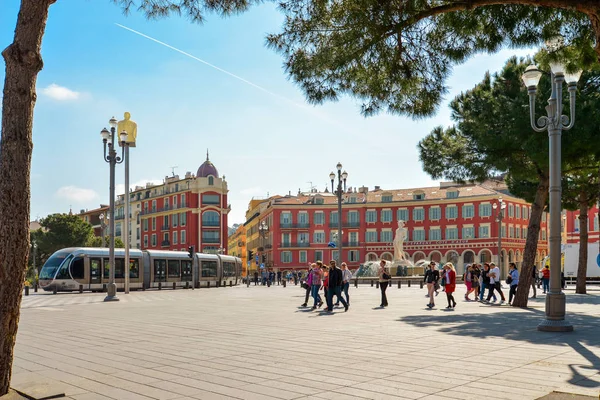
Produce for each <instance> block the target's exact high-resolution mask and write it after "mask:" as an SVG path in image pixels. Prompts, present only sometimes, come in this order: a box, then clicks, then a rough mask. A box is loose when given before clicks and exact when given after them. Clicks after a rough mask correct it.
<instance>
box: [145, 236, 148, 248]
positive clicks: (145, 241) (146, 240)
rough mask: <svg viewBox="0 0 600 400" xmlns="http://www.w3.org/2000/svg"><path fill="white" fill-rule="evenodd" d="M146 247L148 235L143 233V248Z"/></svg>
mask: <svg viewBox="0 0 600 400" xmlns="http://www.w3.org/2000/svg"><path fill="white" fill-rule="evenodd" d="M146 247H148V235H144V248H146Z"/></svg>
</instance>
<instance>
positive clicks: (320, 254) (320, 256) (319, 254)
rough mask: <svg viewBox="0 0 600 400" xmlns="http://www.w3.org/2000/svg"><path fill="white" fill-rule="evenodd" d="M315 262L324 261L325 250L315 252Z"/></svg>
mask: <svg viewBox="0 0 600 400" xmlns="http://www.w3.org/2000/svg"><path fill="white" fill-rule="evenodd" d="M315 261H323V250H315Z"/></svg>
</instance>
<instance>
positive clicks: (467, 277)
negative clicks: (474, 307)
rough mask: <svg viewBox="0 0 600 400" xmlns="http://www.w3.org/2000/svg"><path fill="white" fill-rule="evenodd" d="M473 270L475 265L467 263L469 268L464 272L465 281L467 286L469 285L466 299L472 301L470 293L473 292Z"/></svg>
mask: <svg viewBox="0 0 600 400" xmlns="http://www.w3.org/2000/svg"><path fill="white" fill-rule="evenodd" d="M472 272H473V266H472V265H471V264H467V269H466V271H465V273H464V274H463V282H464V283H465V286H466V287H467V292H466V293H465V301H471V299H470V298H469V294H471V292H472V291H473V283H472V282H473V281H472V278H473V276H472Z"/></svg>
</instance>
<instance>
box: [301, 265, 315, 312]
mask: <svg viewBox="0 0 600 400" xmlns="http://www.w3.org/2000/svg"><path fill="white" fill-rule="evenodd" d="M315 265H316V264H315ZM301 273H302V272H300V274H301ZM300 286H302V287H303V288H304V290H305V291H306V293H305V294H304V303H302V306H301V307H307V306H308V297H309V296H310V294H311V292H312V274H311V265H310V264H309V266H308V271H307V273H306V282H302V284H301V285H300Z"/></svg>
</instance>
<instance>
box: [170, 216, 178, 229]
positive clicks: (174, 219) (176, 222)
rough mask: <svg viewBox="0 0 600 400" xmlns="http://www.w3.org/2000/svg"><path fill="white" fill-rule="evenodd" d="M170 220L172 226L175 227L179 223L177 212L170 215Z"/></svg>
mask: <svg viewBox="0 0 600 400" xmlns="http://www.w3.org/2000/svg"><path fill="white" fill-rule="evenodd" d="M171 222H173V228H177V225H178V224H179V214H173V215H172V216H171Z"/></svg>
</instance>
